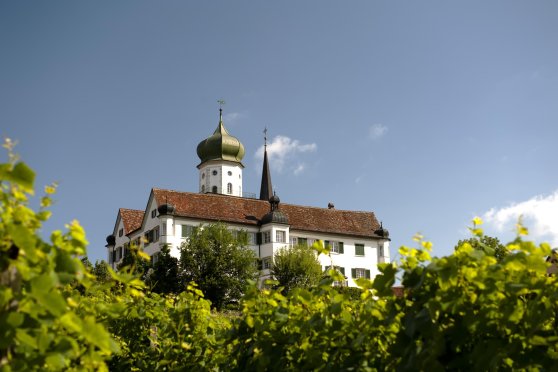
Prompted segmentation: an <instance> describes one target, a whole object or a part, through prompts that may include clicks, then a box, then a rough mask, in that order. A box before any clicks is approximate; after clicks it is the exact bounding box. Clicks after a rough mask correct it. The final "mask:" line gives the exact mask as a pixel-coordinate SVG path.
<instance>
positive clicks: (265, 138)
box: [263, 127, 267, 147]
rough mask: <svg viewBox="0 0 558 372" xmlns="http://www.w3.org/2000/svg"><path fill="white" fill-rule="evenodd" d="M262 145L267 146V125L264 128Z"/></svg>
mask: <svg viewBox="0 0 558 372" xmlns="http://www.w3.org/2000/svg"><path fill="white" fill-rule="evenodd" d="M263 132H264V146H265V147H267V127H265V129H264V131H263Z"/></svg>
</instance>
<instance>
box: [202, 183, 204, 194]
mask: <svg viewBox="0 0 558 372" xmlns="http://www.w3.org/2000/svg"><path fill="white" fill-rule="evenodd" d="M202 193H203V194H205V185H202Z"/></svg>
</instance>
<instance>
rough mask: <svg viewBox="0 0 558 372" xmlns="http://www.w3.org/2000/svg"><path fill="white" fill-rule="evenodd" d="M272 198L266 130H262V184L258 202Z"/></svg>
mask: <svg viewBox="0 0 558 372" xmlns="http://www.w3.org/2000/svg"><path fill="white" fill-rule="evenodd" d="M272 196H273V186H272V185H271V172H270V171H269V162H268V160H267V128H265V130H264V161H263V169H262V184H261V186H260V200H267V201H269V199H271V197H272Z"/></svg>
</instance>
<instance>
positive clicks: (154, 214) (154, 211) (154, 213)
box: [151, 209, 157, 218]
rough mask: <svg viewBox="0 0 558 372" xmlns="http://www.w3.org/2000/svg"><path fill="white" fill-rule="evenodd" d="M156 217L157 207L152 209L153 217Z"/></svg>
mask: <svg viewBox="0 0 558 372" xmlns="http://www.w3.org/2000/svg"><path fill="white" fill-rule="evenodd" d="M155 217H157V209H153V210H152V211H151V218H155Z"/></svg>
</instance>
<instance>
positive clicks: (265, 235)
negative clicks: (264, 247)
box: [263, 231, 271, 244]
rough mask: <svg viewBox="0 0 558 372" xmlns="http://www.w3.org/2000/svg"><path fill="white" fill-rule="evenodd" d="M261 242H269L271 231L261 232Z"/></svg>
mask: <svg viewBox="0 0 558 372" xmlns="http://www.w3.org/2000/svg"><path fill="white" fill-rule="evenodd" d="M263 242H264V244H265V243H271V231H266V232H264V233H263Z"/></svg>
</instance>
